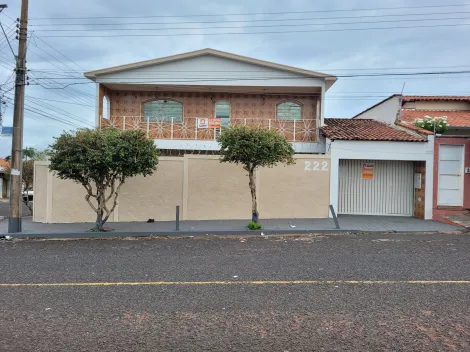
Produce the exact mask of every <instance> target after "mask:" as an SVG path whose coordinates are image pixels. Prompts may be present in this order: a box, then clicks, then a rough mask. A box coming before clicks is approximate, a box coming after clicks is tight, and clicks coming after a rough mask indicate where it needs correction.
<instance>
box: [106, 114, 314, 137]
mask: <svg viewBox="0 0 470 352" xmlns="http://www.w3.org/2000/svg"><path fill="white" fill-rule="evenodd" d="M230 125H231V126H252V127H260V128H266V129H268V130H275V131H277V132H278V133H279V134H281V135H283V136H284V137H285V138H286V140H288V141H289V142H313V141H316V139H317V130H316V121H315V120H312V119H310V120H292V121H285V120H276V119H258V118H241V119H230ZM101 127H102V128H108V127H114V128H117V129H120V130H135V129H141V130H144V131H146V133H147V137H149V138H153V139H178V140H181V139H186V140H190V139H195V140H216V138H217V136H218V135H219V133H220V131H221V129H220V128H198V125H197V118H184V119H183V121H178V120H176V121H175V120H174V119H171V121H148V120H146V119H144V118H143V117H142V116H116V117H111V118H109V119H106V118H102V119H101Z"/></svg>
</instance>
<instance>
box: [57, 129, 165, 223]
mask: <svg viewBox="0 0 470 352" xmlns="http://www.w3.org/2000/svg"><path fill="white" fill-rule="evenodd" d="M49 156H50V166H49V168H50V169H51V170H52V171H55V172H56V175H57V176H58V177H60V178H61V179H69V180H72V181H75V182H77V183H79V184H81V185H82V186H83V187H84V188H85V189H86V191H87V195H86V197H85V199H86V200H87V202H88V204H89V205H90V206H91V207H92V208H93V210H94V211H95V212H96V213H97V220H96V227H97V229H98V230H100V231H102V229H103V224H104V223H105V222H106V221H107V220H108V218H109V215H110V214H111V213H112V212H113V211H114V208H115V206H116V205H117V197H118V194H119V190H120V187H121V185H122V184H123V183H124V182H125V180H126V179H127V178H129V177H133V176H136V175H143V176H148V175H151V174H152V173H153V172H154V171H155V170H156V169H157V164H158V149H157V148H156V146H155V144H154V142H153V140H150V139H148V138H147V137H146V135H145V133H144V132H143V131H140V130H128V131H118V130H116V129H104V130H90V129H82V130H78V131H77V132H75V133H69V132H64V133H63V134H62V135H60V136H59V137H57V138H55V141H54V143H53V144H52V145H51V146H50V151H49ZM90 198H94V199H95V202H94V203H93V202H91V200H90ZM111 198H114V203H113V205H112V208H111V209H109V208H108V207H107V205H106V203H107V202H108V201H109V200H110V199H111ZM104 212H106V215H105V216H104V217H103V215H104Z"/></svg>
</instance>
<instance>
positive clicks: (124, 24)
mask: <svg viewBox="0 0 470 352" xmlns="http://www.w3.org/2000/svg"><path fill="white" fill-rule="evenodd" d="M468 13H470V12H468V11H458V12H457V11H456V12H444V13H443V12H428V13H404V14H387V15H362V16H340V17H307V18H260V19H249V20H223V21H190V22H188V21H184V22H181V21H180V22H121V23H116V22H115V23H90V22H86V23H57V24H49V23H48V24H36V25H34V24H32V25H31V26H33V27H54V29H57V27H58V26H67V27H70V26H130V25H165V26H167V25H173V24H214V23H248V22H290V21H318V20H338V19H343V20H344V19H362V18H383V17H398V16H399V17H407V16H430V15H440V16H443V15H457V14H468ZM423 20H426V19H423ZM429 20H430V19H429ZM348 23H354V22H348ZM371 23H374V22H371ZM325 24H334V23H325ZM209 28H212V27H209ZM237 28H239V27H237ZM185 29H191V28H185ZM59 30H60V29H59ZM36 31H38V30H36Z"/></svg>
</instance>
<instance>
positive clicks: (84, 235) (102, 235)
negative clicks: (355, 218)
mask: <svg viewBox="0 0 470 352" xmlns="http://www.w3.org/2000/svg"><path fill="white" fill-rule="evenodd" d="M315 234H350V235H359V234H363V235H367V234H371V235H394V234H397V235H399V234H413V235H420V234H421V235H425V234H434V235H435V234H442V235H452V234H454V235H464V234H465V231H464V230H456V231H452V232H440V231H393V230H385V231H365V230H357V229H340V230H337V229H324V230H323V229H317V230H292V229H291V230H262V231H259V230H257V231H250V230H232V231H230V230H209V231H199V230H198V231H155V232H153V231H146V232H113V231H111V232H74V233H18V234H10V236H11V237H12V239H111V238H113V239H116V238H129V237H205V236H209V235H210V236H264V235H267V236H269V235H286V236H287V235H315Z"/></svg>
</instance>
